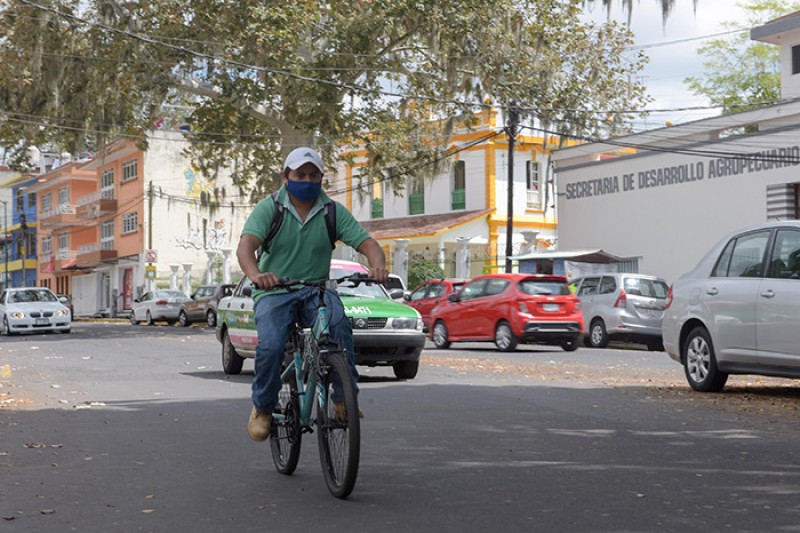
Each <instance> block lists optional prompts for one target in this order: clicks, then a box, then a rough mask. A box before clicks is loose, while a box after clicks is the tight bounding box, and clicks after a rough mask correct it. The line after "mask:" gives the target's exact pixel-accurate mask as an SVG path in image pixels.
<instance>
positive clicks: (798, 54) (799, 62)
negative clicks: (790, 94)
mask: <svg viewBox="0 0 800 533" xmlns="http://www.w3.org/2000/svg"><path fill="white" fill-rule="evenodd" d="M792 74H800V44H799V45H797V46H792Z"/></svg>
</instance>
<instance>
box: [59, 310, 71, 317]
mask: <svg viewBox="0 0 800 533" xmlns="http://www.w3.org/2000/svg"><path fill="white" fill-rule="evenodd" d="M56 316H69V310H68V309H59V310H58V311H56Z"/></svg>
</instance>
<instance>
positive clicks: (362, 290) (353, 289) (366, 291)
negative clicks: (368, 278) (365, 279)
mask: <svg viewBox="0 0 800 533" xmlns="http://www.w3.org/2000/svg"><path fill="white" fill-rule="evenodd" d="M330 274H331V279H338V278H343V277H345V276H350V275H352V274H361V272H357V271H355V270H345V269H338V268H334V269H331V272H330ZM336 292H338V293H339V295H341V296H360V297H362V298H389V295H388V294H387V293H386V290H385V289H384V288H383V287H382V286H380V285H377V284H375V283H369V284H367V283H359V284H358V286H355V284H353V283H350V282H344V283H340V284H339V286H338V287H336Z"/></svg>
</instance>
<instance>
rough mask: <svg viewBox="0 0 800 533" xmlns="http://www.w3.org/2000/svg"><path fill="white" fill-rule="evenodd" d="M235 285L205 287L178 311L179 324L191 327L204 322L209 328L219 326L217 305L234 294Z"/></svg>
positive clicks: (198, 289)
mask: <svg viewBox="0 0 800 533" xmlns="http://www.w3.org/2000/svg"><path fill="white" fill-rule="evenodd" d="M235 288H236V285H233V284H222V285H220V284H217V285H203V286H201V287H198V288H197V290H196V291H194V292H193V293H192V295H191V296H190V298H191V300H189V301H188V302H186V303H184V304H183V305H182V306H181V309H180V311H178V323H179V324H180V325H181V326H184V327H186V326H189V325H190V324H191V323H192V322H197V321H200V320H204V321H205V322H206V324H208V325H209V327H212V328H213V327H215V326H216V325H217V305H218V304H219V301H220V300H222V299H223V298H225V297H226V296H230V295H231V294H233V289H235Z"/></svg>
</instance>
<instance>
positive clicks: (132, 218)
mask: <svg viewBox="0 0 800 533" xmlns="http://www.w3.org/2000/svg"><path fill="white" fill-rule="evenodd" d="M138 226H139V213H137V212H136V211H131V212H130V213H125V216H123V217H122V234H123V235H125V234H126V233H133V232H134V231H136V230H137V228H138Z"/></svg>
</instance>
